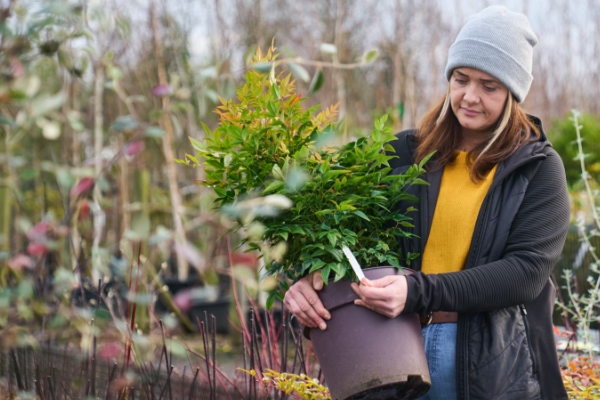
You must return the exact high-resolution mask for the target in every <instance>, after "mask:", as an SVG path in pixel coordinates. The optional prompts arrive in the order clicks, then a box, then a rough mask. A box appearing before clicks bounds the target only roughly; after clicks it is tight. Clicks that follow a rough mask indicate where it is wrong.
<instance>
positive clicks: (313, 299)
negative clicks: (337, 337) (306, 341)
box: [283, 271, 331, 331]
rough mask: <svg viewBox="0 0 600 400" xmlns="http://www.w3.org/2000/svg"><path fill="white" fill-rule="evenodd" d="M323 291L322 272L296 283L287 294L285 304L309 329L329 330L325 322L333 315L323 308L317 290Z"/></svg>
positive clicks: (314, 273)
mask: <svg viewBox="0 0 600 400" xmlns="http://www.w3.org/2000/svg"><path fill="white" fill-rule="evenodd" d="M321 289H323V278H322V277H321V273H320V272H318V271H317V272H313V273H312V274H309V275H307V276H305V277H304V278H302V279H300V280H299V281H298V282H296V283H294V284H293V285H292V287H290V289H289V290H288V291H287V292H286V293H285V298H284V299H283V304H285V306H286V308H287V309H288V310H289V311H290V312H291V313H292V314H294V316H295V317H296V318H298V321H300V323H301V324H302V325H304V326H307V327H309V328H317V327H318V328H319V329H321V330H322V331H324V330H325V329H327V324H326V323H325V320H329V319H330V318H331V314H329V312H328V311H327V310H326V309H325V307H323V303H321V299H319V296H318V295H317V292H316V291H317V290H321Z"/></svg>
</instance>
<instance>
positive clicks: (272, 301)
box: [265, 292, 277, 310]
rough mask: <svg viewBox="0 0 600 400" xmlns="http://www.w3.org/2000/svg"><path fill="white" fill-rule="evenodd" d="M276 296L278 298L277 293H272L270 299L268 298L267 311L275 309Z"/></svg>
mask: <svg viewBox="0 0 600 400" xmlns="http://www.w3.org/2000/svg"><path fill="white" fill-rule="evenodd" d="M275 296H277V293H276V292H271V293H270V294H269V297H267V301H266V304H265V306H266V307H267V310H270V309H271V308H272V307H273V303H275Z"/></svg>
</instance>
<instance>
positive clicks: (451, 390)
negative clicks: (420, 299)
mask: <svg viewBox="0 0 600 400" xmlns="http://www.w3.org/2000/svg"><path fill="white" fill-rule="evenodd" d="M421 333H422V334H423V343H424V344H425V355H426V356H427V364H428V365H429V375H430V376H431V389H429V391H428V392H427V393H426V394H425V395H424V396H422V397H419V399H418V400H456V323H446V324H431V325H428V326H426V327H424V328H423V329H422V330H421Z"/></svg>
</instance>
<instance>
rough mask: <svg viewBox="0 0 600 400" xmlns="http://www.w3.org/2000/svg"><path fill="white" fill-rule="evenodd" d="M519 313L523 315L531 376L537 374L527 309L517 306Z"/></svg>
mask: <svg viewBox="0 0 600 400" xmlns="http://www.w3.org/2000/svg"><path fill="white" fill-rule="evenodd" d="M519 308H520V309H521V312H522V313H523V324H524V325H525V336H526V337H527V346H528V347H529V354H530V356H531V369H532V373H533V375H535V374H537V362H536V358H535V352H534V351H533V343H532V341H531V333H530V332H529V321H528V320H527V309H526V308H525V305H524V304H521V305H519Z"/></svg>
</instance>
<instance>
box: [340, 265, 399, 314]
mask: <svg viewBox="0 0 600 400" xmlns="http://www.w3.org/2000/svg"><path fill="white" fill-rule="evenodd" d="M351 287H352V290H354V293H356V295H357V296H358V297H359V299H358V300H354V304H356V305H359V306H363V307H366V308H368V309H371V310H373V311H375V312H377V313H379V314H382V315H385V316H386V317H390V318H395V317H397V316H398V315H399V314H400V313H401V312H402V310H404V306H405V304H406V295H407V289H408V284H407V283H406V277H405V276H402V275H391V276H386V277H384V278H381V279H375V280H369V279H367V278H363V279H362V280H361V281H360V285H357V284H356V283H354V282H353V283H352V284H351Z"/></svg>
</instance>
